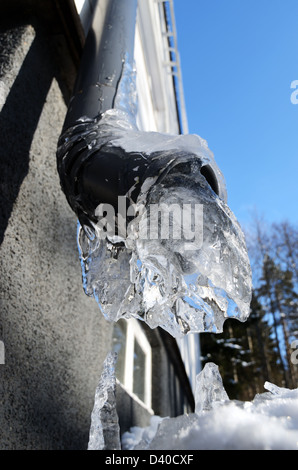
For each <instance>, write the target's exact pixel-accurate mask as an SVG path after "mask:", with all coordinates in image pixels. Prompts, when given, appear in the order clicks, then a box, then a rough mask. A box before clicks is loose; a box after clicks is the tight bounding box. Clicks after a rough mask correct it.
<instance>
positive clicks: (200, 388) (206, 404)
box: [195, 362, 229, 414]
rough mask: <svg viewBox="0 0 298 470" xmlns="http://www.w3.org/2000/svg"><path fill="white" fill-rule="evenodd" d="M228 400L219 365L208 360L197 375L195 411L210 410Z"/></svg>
mask: <svg viewBox="0 0 298 470" xmlns="http://www.w3.org/2000/svg"><path fill="white" fill-rule="evenodd" d="M228 401H229V397H228V394H227V392H226V391H225V388H224V386H223V382H222V378H221V375H220V373H219V369H218V366H217V365H216V364H214V363H213V362H208V363H207V364H206V365H205V367H204V369H203V370H202V371H201V372H200V373H199V374H198V375H197V377H196V389H195V412H196V413H197V414H199V413H201V412H202V411H210V410H211V409H212V408H213V407H214V406H216V405H218V404H223V403H226V402H228Z"/></svg>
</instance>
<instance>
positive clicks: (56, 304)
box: [0, 0, 187, 450]
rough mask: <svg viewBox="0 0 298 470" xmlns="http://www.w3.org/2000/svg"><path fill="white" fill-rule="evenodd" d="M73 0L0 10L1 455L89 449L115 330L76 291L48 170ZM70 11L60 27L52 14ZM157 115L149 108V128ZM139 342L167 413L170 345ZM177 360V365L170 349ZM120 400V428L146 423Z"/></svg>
mask: <svg viewBox="0 0 298 470" xmlns="http://www.w3.org/2000/svg"><path fill="white" fill-rule="evenodd" d="M71 4H72V2H68V1H62V2H60V1H58V0H57V1H56V0H55V1H53V0H43V1H42V2H40V1H39V0H2V1H1V3H0V193H1V197H0V302H1V310H0V345H1V348H2V349H3V350H4V353H5V354H4V357H3V355H2V359H3V360H2V361H1V357H0V397H1V406H0V429H1V434H0V449H1V450H3V449H8V450H22V449H26V450H30V449H33V450H57V449H58V450H59V449H67V450H68V449H76V450H79V449H86V448H87V444H88V438H89V429H90V415H91V411H92V408H93V403H94V392H95V388H96V385H97V383H98V380H99V377H100V374H101V369H102V364H103V361H104V359H105V357H106V354H107V353H108V352H109V351H110V350H111V347H112V335H113V325H112V324H110V323H108V322H106V320H105V319H104V317H103V316H102V315H101V313H100V311H99V308H98V305H97V304H96V302H95V300H94V299H92V298H89V297H87V296H86V295H85V293H84V291H83V287H82V280H81V267H80V262H79V258H78V250H77V243H76V217H75V215H74V213H73V212H72V210H71V209H70V208H69V206H68V204H67V201H66V198H65V195H64V194H63V192H62V191H61V188H60V183H59V176H58V173H57V169H56V147H57V141H58V137H59V135H60V132H61V129H62V125H63V121H64V118H65V114H66V109H67V104H68V102H69V99H70V96H71V90H72V87H73V84H74V80H75V77H76V72H77V68H78V63H79V57H80V51H81V46H82V44H83V40H84V34H83V29H82V30H80V25H79V24H78V23H77V22H76V19H74V17H73V16H71V12H72V13H73V12H74V9H72V8H71ZM69 5H70V10H69V12H70V13H69V12H68V13H67V14H68V15H70V16H69V18H68V19H69V23H68V24H66V23H65V15H66V13H65V11H64V12H63V11H61V9H62V7H63V8H66V7H67V6H69ZM137 34H139V33H137ZM147 72H148V71H147ZM144 73H145V72H144ZM151 85H152V82H151ZM143 109H144V108H143ZM163 112H165V111H164V110H162V109H161V110H160V111H159V112H158V113H156V112H155V111H152V122H151V124H152V126H157V125H158V124H157V122H158V119H161V118H160V116H161V113H163ZM173 122H175V120H173ZM151 124H150V125H151ZM172 125H173V123H172ZM167 126H168V127H167ZM164 130H165V131H169V130H170V127H169V124H167V125H165V128H164ZM156 335H157V336H156ZM148 337H150V341H151V345H152V348H153V353H154V354H153V356H154V359H153V363H155V364H158V368H157V367H155V371H154V375H153V383H152V385H153V387H152V388H153V389H154V393H153V396H152V407H153V411H154V413H156V414H161V415H174V414H175V406H176V405H175V403H174V400H169V396H170V389H169V387H171V381H170V379H169V377H170V375H171V374H172V375H173V374H174V376H175V377H176V375H175V374H176V372H175V371H176V368H177V364H176V366H174V365H173V362H171V360H170V358H171V354H170V352H169V347H170V348H171V347H172V346H168V349H167V348H166V346H165V342H164V341H163V340H162V338H161V336H160V335H159V334H158V332H154V333H152V335H151V336H150V332H148ZM2 349H1V351H2ZM175 357H176V362H177V360H178V362H179V360H180V361H181V358H180V359H179V354H178V353H177V351H176V352H175ZM178 365H179V367H180V368H182V370H180V372H179V374H180V379H179V380H181V384H182V383H183V381H184V380H185V377H184V375H183V373H184V372H183V364H182V362H179V364H178ZM177 373H178V372H177ZM179 374H178V375H179ZM175 380H176V379H175ZM177 380H178V379H177ZM186 380H187V379H186ZM120 389H121V387H120ZM117 399H118V408H119V410H121V411H122V413H120V414H121V416H120V421H121V423H123V429H127V428H128V427H129V426H130V425H142V426H143V425H146V424H148V423H149V419H150V412H148V410H146V408H144V407H143V406H142V405H140V404H139V403H137V402H136V401H135V400H134V397H131V396H130V395H129V394H127V393H126V391H125V390H124V391H123V390H122V391H121V390H120V391H119V393H118V396H117ZM123 403H126V405H125V406H122V405H121V404H123ZM176 411H181V408H180V409H179V410H176Z"/></svg>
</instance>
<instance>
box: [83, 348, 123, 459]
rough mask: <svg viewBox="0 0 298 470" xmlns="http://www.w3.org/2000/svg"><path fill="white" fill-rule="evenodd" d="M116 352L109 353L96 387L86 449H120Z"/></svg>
mask: <svg viewBox="0 0 298 470" xmlns="http://www.w3.org/2000/svg"><path fill="white" fill-rule="evenodd" d="M116 360H117V354H116V353H109V354H108V355H107V357H106V360H105V362H104V365H103V372H102V375H101V378H100V381H99V383H98V386H97V387H96V391H95V399H94V407H93V410H92V414H91V426H90V433H89V443H88V450H120V449H121V443H120V431H119V423H118V414H117V411H116V399H115V390H116V379H115V364H116Z"/></svg>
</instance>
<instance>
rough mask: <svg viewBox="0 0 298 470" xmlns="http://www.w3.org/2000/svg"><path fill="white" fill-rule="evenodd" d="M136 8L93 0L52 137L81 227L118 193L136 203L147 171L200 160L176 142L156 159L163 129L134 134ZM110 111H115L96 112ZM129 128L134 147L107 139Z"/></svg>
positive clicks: (132, 3)
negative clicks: (90, 18) (65, 105)
mask: <svg viewBox="0 0 298 470" xmlns="http://www.w3.org/2000/svg"><path fill="white" fill-rule="evenodd" d="M136 10H137V0H121V1H118V0H99V1H98V3H97V6H96V9H95V12H94V17H93V21H92V25H91V27H90V30H89V32H88V35H87V39H86V43H85V47H84V51H83V55H82V59H81V65H80V68H79V72H78V76H77V80H76V84H75V88H74V91H73V96H72V98H71V100H70V104H69V107H68V111H67V115H66V118H65V122H64V126H63V130H62V133H61V136H60V139H59V143H58V152H57V166H58V172H59V175H60V181H61V185H62V189H63V191H64V193H65V195H66V198H67V200H68V202H69V204H70V206H71V207H72V209H73V210H74V211H75V213H76V214H77V216H78V218H79V220H80V222H81V224H82V226H84V227H88V226H89V227H90V220H91V221H93V222H95V223H96V222H97V218H96V216H95V211H96V208H97V207H98V205H99V204H100V203H106V204H111V205H112V206H113V207H114V208H115V209H116V208H117V204H118V196H124V195H127V194H129V198H130V202H135V201H136V199H137V197H138V195H139V193H140V189H141V186H142V183H143V182H144V181H145V179H146V178H148V177H149V178H153V179H154V178H156V177H157V176H158V177H159V176H160V175H161V174H163V175H165V174H166V173H167V172H168V170H169V169H170V168H172V167H173V166H174V165H176V164H177V162H178V163H183V162H184V161H190V160H193V159H195V160H198V157H197V156H195V155H194V153H195V152H193V151H192V149H191V150H190V151H188V155H185V152H182V154H181V144H179V143H177V145H176V143H175V144H174V147H175V152H176V156H175V155H174V153H175V152H174V153H173V150H172V149H171V151H168V150H166V153H165V152H163V154H162V155H160V156H159V157H158V158H157V153H158V151H159V150H161V149H162V150H165V147H164V140H165V136H163V135H160V134H158V133H155V135H153V134H154V133H148V136H144V134H145V133H143V135H142V133H138V134H135V135H134V136H133V135H132V134H133V132H132V131H136V132H138V129H137V127H136V124H135V117H136V108H137V99H136V92H135V88H134V86H135V83H134V70H133V53H134V37H135V24H136ZM110 110H114V111H115V110H116V112H118V114H117V113H116V114H115V115H114V116H109V120H107V119H102V117H105V113H106V112H109V111H110ZM106 124H107V125H106ZM129 132H130V133H131V136H132V137H131V139H130V140H131V141H132V139H134V141H135V142H136V145H135V148H132V147H131V145H130V146H129V147H130V148H129V150H126V149H124V148H123V147H124V146H123V145H122V148H121V146H120V145H118V143H116V145H114V144H111V141H112V140H113V138H114V141H115V136H116V135H117V136H118V137H119V133H120V134H121V135H122V136H123V135H124V134H126V135H128V133H129ZM150 134H151V135H150ZM145 141H146V143H145ZM166 146H167V143H166ZM198 146H200V142H199V143H198ZM179 147H180V148H179ZM149 153H150V155H151V156H150V157H149V158H148V154H149ZM207 163H208V164H207V165H206V164H204V165H203V167H202V174H203V175H204V176H205V177H206V179H207V180H208V182H209V184H210V185H211V186H212V188H213V189H214V190H215V192H216V193H217V194H220V193H221V195H223V197H225V196H224V194H223V193H224V191H225V187H224V184H220V181H219V180H220V179H221V175H220V172H219V171H218V169H217V166H216V164H215V165H214V168H212V162H211V160H210V159H209V157H207ZM210 163H211V164H210ZM136 168H137V173H136ZM216 173H217V174H216ZM128 204H129V202H128Z"/></svg>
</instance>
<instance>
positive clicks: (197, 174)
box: [65, 110, 251, 337]
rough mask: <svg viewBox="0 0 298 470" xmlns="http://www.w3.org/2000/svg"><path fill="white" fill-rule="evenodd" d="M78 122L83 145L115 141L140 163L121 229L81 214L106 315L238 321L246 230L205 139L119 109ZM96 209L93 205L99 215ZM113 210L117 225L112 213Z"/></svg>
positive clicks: (247, 274)
mask: <svg viewBox="0 0 298 470" xmlns="http://www.w3.org/2000/svg"><path fill="white" fill-rule="evenodd" d="M78 126H79V128H80V129H79V131H78V132H79V134H80V138H81V139H84V140H85V141H86V145H88V146H89V147H90V152H91V151H94V148H98V149H105V152H109V151H110V152H112V150H113V151H115V149H121V151H125V152H126V154H131V155H133V156H134V157H132V158H138V159H139V161H140V162H141V161H142V162H143V164H144V165H145V166H146V168H147V170H146V171H147V173H146V178H145V179H144V181H143V182H142V185H141V187H140V190H139V195H138V198H137V201H136V202H135V203H133V202H131V208H132V209H133V211H132V213H133V217H130V218H128V219H127V221H125V222H127V226H128V229H127V232H126V233H125V235H126V236H123V233H122V234H120V235H121V236H119V233H118V235H115V234H114V233H113V232H112V231H109V227H105V229H107V228H108V230H107V231H106V232H103V224H102V219H103V217H102V219H101V220H100V218H99V219H98V223H95V222H94V221H93V222H90V224H89V226H88V227H85V226H82V225H81V224H80V223H79V224H78V247H79V253H80V258H81V265H82V272H83V279H84V289H85V292H86V294H87V295H90V296H94V297H95V299H96V300H97V302H98V304H99V306H100V309H101V311H102V313H103V314H104V316H105V317H106V318H107V319H108V320H111V321H117V320H118V319H120V318H121V317H125V318H130V317H135V318H138V319H140V320H143V321H145V322H146V323H147V324H148V325H149V326H150V327H151V328H155V327H157V326H161V327H162V328H164V329H165V330H167V331H168V332H169V333H170V334H171V335H173V336H174V337H178V336H182V335H184V334H186V333H188V332H221V331H222V327H223V323H224V321H225V320H226V319H227V318H237V319H238V320H240V321H245V320H246V319H247V317H248V315H249V304H250V298H251V271H250V264H249V259H248V255H247V250H246V244H245V239H244V235H243V233H242V230H241V228H240V226H239V223H238V222H237V220H236V217H235V216H234V214H233V213H232V211H231V210H230V209H229V207H228V206H227V203H226V189H225V183H224V179H223V176H222V174H221V172H220V170H219V168H218V166H217V165H216V163H215V161H214V158H213V154H212V152H211V151H210V150H209V149H208V146H207V143H206V142H205V141H204V140H203V139H201V138H200V137H199V136H195V135H179V136H177V135H168V134H159V133H156V132H140V131H139V130H137V129H136V127H135V126H134V124H133V123H132V122H130V120H129V119H127V116H126V115H125V113H123V112H122V111H119V110H110V111H107V112H106V113H105V115H104V116H102V117H101V119H100V121H96V120H88V119H86V120H85V122H83V120H82V123H80V124H78ZM69 132H70V136H71V135H73V134H74V131H73V129H72V130H70V131H69ZM71 138H73V137H70V138H69V141H70V140H71ZM66 140H67V137H66ZM69 141H67V143H66V144H65V145H68V144H69ZM136 155H137V157H136ZM136 161H137V160H136ZM206 168H208V169H209V173H210V174H212V175H213V180H214V181H213V184H212V182H211V181H210V179H208V177H207V178H206V173H205V169H206ZM134 170H135V172H136V177H135V185H133V186H132V187H131V188H130V190H129V191H128V192H127V194H126V197H127V198H128V199H129V198H130V195H131V194H132V192H133V191H134V190H135V188H136V186H137V185H140V181H139V178H138V166H137V165H136V167H135V168H134ZM152 208H155V209H156V210H155V213H154V217H155V219H154V222H156V221H157V222H156V223H157V225H155V226H154V227H155V229H154V230H155V231H154V230H153V232H154V233H153V235H152V231H151V229H152V225H153V219H152ZM161 208H163V209H164V208H165V211H166V212H164V213H163V212H162V210H161ZM100 209H101V208H100V207H99V208H98V211H97V214H101V216H103V211H102V210H100ZM158 211H159V212H158ZM156 214H157V215H156ZM160 214H161V215H160ZM150 217H151V218H150ZM156 217H157V219H156ZM116 219H117V220H116V222H117V223H118V225H120V223H121V221H120V219H119V217H118V218H117V214H116ZM122 224H123V221H122ZM167 224H168V227H167ZM90 227H91V230H90ZM181 227H182V228H183V230H181ZM167 229H168V232H167V234H166V236H162V235H161V233H162V231H163V230H166V231H167ZM179 229H180V231H179ZM184 229H185V230H184ZM156 234H158V235H157V236H156Z"/></svg>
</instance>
